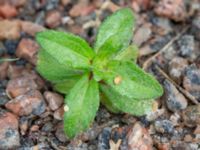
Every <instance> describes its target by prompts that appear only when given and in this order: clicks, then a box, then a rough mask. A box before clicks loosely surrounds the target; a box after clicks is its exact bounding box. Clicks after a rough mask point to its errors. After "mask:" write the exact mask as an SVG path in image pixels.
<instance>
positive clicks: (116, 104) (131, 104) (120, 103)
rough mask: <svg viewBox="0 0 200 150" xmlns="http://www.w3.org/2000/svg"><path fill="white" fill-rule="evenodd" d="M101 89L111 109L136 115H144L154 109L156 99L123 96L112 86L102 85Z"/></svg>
mask: <svg viewBox="0 0 200 150" xmlns="http://www.w3.org/2000/svg"><path fill="white" fill-rule="evenodd" d="M100 90H101V91H102V92H103V94H104V95H105V97H106V98H107V100H108V103H109V105H108V106H110V109H113V108H114V109H118V110H120V111H122V112H125V113H130V114H132V115H136V116H142V115H145V114H148V113H150V112H152V111H153V103H154V100H152V99H149V100H135V99H130V98H127V97H126V96H122V95H121V94H119V93H118V92H116V91H115V90H114V89H113V88H112V87H109V86H107V85H104V84H102V85H100Z"/></svg>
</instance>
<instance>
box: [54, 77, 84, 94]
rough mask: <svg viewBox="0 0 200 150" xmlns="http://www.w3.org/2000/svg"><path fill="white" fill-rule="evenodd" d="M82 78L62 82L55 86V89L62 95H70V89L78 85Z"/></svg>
mask: <svg viewBox="0 0 200 150" xmlns="http://www.w3.org/2000/svg"><path fill="white" fill-rule="evenodd" d="M80 78H81V76H80V75H78V76H73V77H70V78H69V79H65V80H63V81H60V82H56V83H55V84H54V89H55V90H56V91H58V92H60V93H63V94H68V93H69V91H70V89H71V88H72V87H73V86H74V85H75V84H76V82H77V81H78V80H79V79H80Z"/></svg>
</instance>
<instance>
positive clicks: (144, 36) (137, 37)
mask: <svg viewBox="0 0 200 150" xmlns="http://www.w3.org/2000/svg"><path fill="white" fill-rule="evenodd" d="M151 33H152V31H151V24H144V25H142V26H141V27H139V28H138V29H137V30H136V32H135V34H134V37H133V41H134V44H136V45H137V46H141V45H142V44H143V43H144V42H146V41H147V40H148V39H149V38H150V37H151Z"/></svg>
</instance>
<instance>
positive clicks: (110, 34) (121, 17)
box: [94, 8, 134, 52]
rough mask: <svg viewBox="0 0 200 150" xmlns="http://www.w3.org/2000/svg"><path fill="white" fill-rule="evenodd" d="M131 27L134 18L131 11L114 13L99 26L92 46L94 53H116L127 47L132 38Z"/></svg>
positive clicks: (124, 10) (125, 9)
mask: <svg viewBox="0 0 200 150" xmlns="http://www.w3.org/2000/svg"><path fill="white" fill-rule="evenodd" d="M133 25H134V16H133V13H132V11H131V9H128V8H124V9H120V10H118V11H116V12H115V13H114V14H112V15H111V16H109V17H108V18H107V19H106V20H105V21H104V22H103V23H102V24H101V26H100V28H99V31H98V34H97V40H96V43H95V46H94V48H95V51H96V52H99V51H113V50H114V51H117V50H121V49H122V48H125V47H127V46H128V44H129V43H130V40H131V38H132V34H133ZM107 47H108V48H109V49H107ZM113 48H114V49H113Z"/></svg>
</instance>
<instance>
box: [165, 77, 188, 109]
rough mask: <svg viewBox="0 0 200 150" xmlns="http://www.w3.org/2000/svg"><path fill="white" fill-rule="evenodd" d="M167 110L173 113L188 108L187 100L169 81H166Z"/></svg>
mask: <svg viewBox="0 0 200 150" xmlns="http://www.w3.org/2000/svg"><path fill="white" fill-rule="evenodd" d="M164 87H165V98H166V104H167V108H168V109H169V110H171V111H172V112H177V111H180V110H183V109H185V108H186V107H187V105H188V102H187V100H186V98H185V97H184V96H183V95H182V94H181V93H180V92H179V91H178V90H177V89H176V87H175V86H174V85H173V84H172V83H170V82H169V81H168V80H165V81H164Z"/></svg>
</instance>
